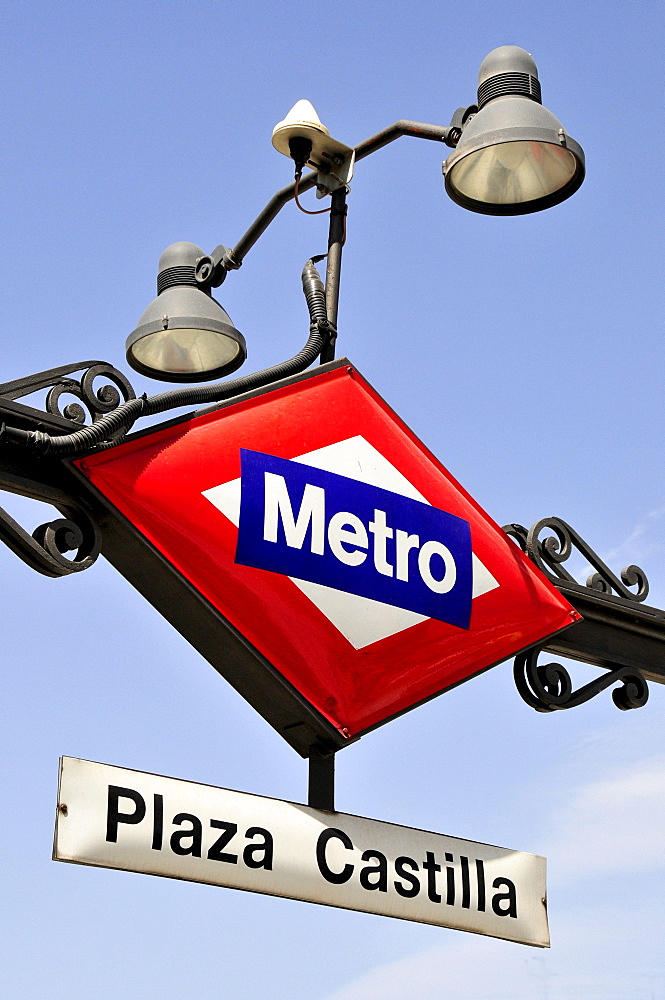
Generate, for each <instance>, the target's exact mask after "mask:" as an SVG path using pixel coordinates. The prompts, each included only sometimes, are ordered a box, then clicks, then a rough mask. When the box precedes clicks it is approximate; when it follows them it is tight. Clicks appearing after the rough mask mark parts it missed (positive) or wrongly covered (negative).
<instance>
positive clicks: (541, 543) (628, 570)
mask: <svg viewBox="0 0 665 1000" xmlns="http://www.w3.org/2000/svg"><path fill="white" fill-rule="evenodd" d="M503 530H504V531H505V532H506V534H507V535H510V537H511V538H514V539H515V541H516V542H517V543H518V544H519V546H520V547H521V549H522V550H523V551H524V552H525V553H526V554H527V555H528V557H529V559H531V561H532V562H534V563H535V564H536V566H538V568H539V569H541V570H542V571H543V573H545V575H546V576H548V577H549V578H550V579H553V580H554V581H557V580H566V581H567V582H568V583H573V584H577V581H576V580H575V578H574V577H573V576H571V575H570V573H569V572H568V570H567V569H566V568H565V567H564V566H563V563H564V562H566V560H567V559H569V558H570V556H571V554H572V553H573V551H576V552H577V553H578V554H579V555H581V556H582V557H583V558H584V559H585V560H586V561H587V562H588V563H589V564H590V565H591V566H593V568H594V571H595V572H593V573H591V574H590V575H589V576H588V577H587V580H586V586H587V587H588V588H589V589H591V590H595V591H598V592H599V593H601V594H614V595H616V596H617V597H621V598H623V599H624V600H627V601H634V602H637V603H641V602H642V601H644V600H646V598H647V595H648V593H649V582H648V580H647V576H646V573H645V572H644V570H643V569H640V567H639V566H634V565H631V566H626V567H624V569H622V570H621V579H619V577H617V576H616V574H614V573H613V572H612V570H611V569H610V568H609V566H607V565H606V564H605V563H604V562H603V560H602V559H601V558H600V556H598V555H597V554H596V553H595V552H594V551H593V549H592V548H591V547H590V546H589V545H588V544H587V543H586V542H585V541H584V539H583V538H582V537H581V536H580V535H578V534H577V532H576V531H575V530H574V529H573V528H571V526H570V525H569V524H566V522H565V521H562V520H561V518H559V517H543V518H541V520H540V521H536V523H535V524H534V525H532V527H531V528H529V529H528V531H527V529H526V528H524V527H523V526H522V525H521V524H507V525H505V526H504V528H503ZM546 530H548V531H550V532H552V533H553V534H550V535H548V536H547V537H546V538H541V537H540V536H541V534H542V533H543V532H545V531H546ZM630 587H635V588H637V589H636V590H630V589H629V588H630Z"/></svg>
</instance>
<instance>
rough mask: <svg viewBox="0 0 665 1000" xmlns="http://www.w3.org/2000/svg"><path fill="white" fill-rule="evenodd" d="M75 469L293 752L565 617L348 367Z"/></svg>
mask: <svg viewBox="0 0 665 1000" xmlns="http://www.w3.org/2000/svg"><path fill="white" fill-rule="evenodd" d="M76 464H77V465H78V467H79V468H80V469H81V470H82V472H83V473H84V474H85V475H86V476H87V477H88V478H89V479H90V481H91V482H92V483H93V484H94V486H95V487H97V489H98V490H99V491H100V492H101V493H102V494H103V495H104V497H106V499H107V501H110V503H111V504H112V505H113V507H114V508H115V509H116V510H117V511H119V512H120V513H121V514H122V515H124V518H126V519H127V520H128V521H129V522H131V524H132V525H133V526H134V528H135V529H136V531H138V533H139V535H140V536H141V538H142V539H143V540H144V541H145V542H147V543H148V544H149V545H150V546H151V547H152V548H153V549H154V550H157V552H158V553H159V554H160V555H161V556H162V557H163V559H165V560H166V562H167V563H168V564H169V565H170V567H171V568H172V569H173V571H174V572H175V575H176V576H177V578H179V579H180V580H182V581H186V584H187V588H188V591H187V592H188V593H189V592H191V588H194V591H195V592H196V594H197V595H198V596H199V599H200V600H201V602H202V603H203V605H204V606H205V607H206V608H208V609H209V611H210V613H211V615H214V619H215V621H218V622H222V623H224V625H225V626H226V627H227V629H228V634H229V635H233V636H235V637H237V636H238V635H239V636H240V637H242V643H241V645H242V649H243V654H242V655H243V656H244V657H247V658H249V659H248V661H247V662H249V660H250V659H251V660H252V664H253V665H254V667H255V666H256V664H257V663H259V664H261V665H262V668H265V677H266V679H267V680H266V683H268V682H269V683H270V684H272V685H273V688H274V685H275V683H276V682H278V683H279V685H281V687H279V691H280V694H279V695H277V694H275V696H274V699H273V698H272V696H271V698H266V697H265V696H264V697H261V693H260V690H259V689H260V688H261V686H262V679H261V677H262V676H263V675H261V674H260V672H259V674H257V673H256V671H255V670H254V672H253V673H252V677H253V680H252V683H251V685H248V683H247V682H246V681H245V683H244V686H243V682H242V677H240V674H241V673H242V671H241V672H240V674H239V677H240V679H239V680H236V679H234V676H231V674H232V673H233V669H234V666H233V663H232V662H231V661H233V662H235V660H234V658H235V657H236V653H233V655H231V654H229V655H228V656H227V657H226V660H225V656H224V651H223V646H224V636H223V635H222V636H221V638H220V640H219V643H218V645H219V646H220V648H221V650H222V651H221V653H220V655H219V656H218V657H214V656H211V655H209V656H208V658H209V659H211V661H213V662H214V665H215V666H216V667H217V669H219V670H220V671H221V672H222V673H224V674H226V675H227V676H229V677H230V679H231V680H232V683H234V684H235V685H236V686H237V687H238V688H239V689H240V690H241V691H242V693H243V694H244V695H245V697H247V698H248V700H250V701H251V702H253V703H255V704H257V707H259V710H260V711H261V712H262V714H263V715H264V716H265V717H266V718H268V719H269V721H271V722H272V723H273V725H275V726H276V727H277V728H278V729H279V730H280V731H281V733H282V735H283V736H284V737H285V738H286V739H287V740H288V741H289V742H290V743H291V744H292V745H293V746H295V747H296V749H298V750H299V751H300V752H301V753H306V752H307V748H308V747H311V746H312V745H313V744H314V743H316V742H317V741H318V742H319V743H324V744H326V743H327V745H328V746H329V747H331V748H339V747H340V746H342V745H344V743H345V742H347V741H348V740H349V739H352V738H353V737H357V736H359V735H360V734H362V733H363V732H366V731H367V730H368V729H371V728H373V727H375V726H378V725H380V724H381V723H383V722H386V721H387V720H388V719H390V718H392V717H394V716H396V715H398V714H400V713H402V712H404V711H407V710H408V709H411V708H414V707H415V706H416V705H418V704H419V703H421V702H423V701H426V700H427V699H429V698H432V697H433V696H434V695H437V694H440V693H441V692H442V691H445V690H446V689H448V688H450V687H452V686H454V685H456V684H459V683H460V682H461V681H464V680H466V679H468V678H469V677H471V676H473V675H474V674H477V673H479V672H480V671H482V670H485V669H487V668H488V667H491V666H494V665H495V664H497V663H499V662H501V661H502V660H505V659H507V658H508V657H510V656H513V655H514V654H515V653H517V652H519V651H521V650H523V649H525V648H526V647H528V646H530V645H533V644H534V643H536V642H539V641H541V640H543V639H545V638H546V637H548V636H550V635H552V634H553V633H555V632H557V631H558V630H560V629H562V628H565V627H566V626H568V625H571V624H573V622H575V621H577V620H578V619H579V617H580V616H579V614H578V613H577V612H576V611H575V610H574V609H573V608H572V607H571V606H570V605H569V604H568V603H567V602H566V601H565V600H564V598H563V597H561V595H560V594H559V592H558V591H557V590H556V589H555V588H554V587H553V586H552V585H551V584H550V583H549V582H548V581H547V580H546V579H545V577H544V576H543V575H542V574H541V573H540V572H539V570H538V569H537V568H536V567H535V566H534V565H533V564H532V563H531V562H529V560H528V559H527V558H526V557H525V556H524V555H523V553H522V552H521V551H519V549H518V548H517V547H516V546H515V545H514V544H513V543H512V542H511V541H509V539H508V538H507V537H506V535H505V534H504V533H503V531H501V529H500V528H499V527H498V526H497V525H496V524H495V523H494V522H493V521H492V520H491V519H490V518H489V517H488V515H487V514H486V513H485V512H484V511H483V510H482V509H481V508H480V507H479V506H478V504H477V503H476V502H475V501H474V500H473V499H472V498H471V497H470V496H469V495H468V494H467V493H466V492H465V490H464V489H463V488H462V487H461V486H460V485H459V483H457V482H456V481H455V480H454V479H453V477H452V476H451V475H450V473H448V472H447V471H446V469H444V468H443V466H442V465H441V464H440V463H439V462H438V461H437V460H436V458H434V456H433V455H431V454H430V453H429V452H428V451H427V449H426V448H425V447H424V445H423V444H422V443H421V442H420V441H419V440H418V439H417V438H416V437H415V436H414V435H413V434H412V432H411V431H410V430H409V429H408V427H406V426H405V425H404V424H403V423H402V422H401V421H400V420H399V418H398V417H397V416H396V415H395V414H394V413H393V412H392V410H390V408H389V407H388V406H387V405H386V403H385V402H384V401H383V400H382V399H381V398H380V397H379V396H378V395H377V393H376V392H374V390H373V389H372V388H371V386H369V385H368V384H367V383H366V382H365V381H364V380H363V379H362V377H361V376H360V375H359V374H358V372H357V371H356V370H355V369H354V368H353V367H352V366H351V365H349V363H348V362H346V361H342V362H337V363H335V364H334V365H330V366H326V368H325V369H319V370H318V371H317V370H315V371H314V372H313V373H311V374H307V375H305V376H300V377H298V378H296V379H292V380H289V381H288V382H284V383H280V384H279V385H278V386H277V387H273V388H271V389H269V390H266V391H263V392H261V393H259V394H254V395H251V396H246V397H242V398H241V399H240V400H235V401H232V402H230V403H227V404H224V405H222V406H221V407H217V408H215V409H214V410H211V411H208V412H201V413H199V414H197V415H194V416H192V417H187V418H183V419H181V420H177V421H175V422H172V423H170V424H168V425H164V426H162V427H160V428H157V429H153V430H150V431H148V432H145V433H143V434H139V435H136V436H134V437H132V438H130V439H128V440H127V441H125V442H123V443H122V444H120V445H118V446H116V447H115V448H112V449H109V450H108V451H106V452H102V453H100V454H97V455H93V456H91V457H89V458H85V459H81V460H79V461H77V463H76ZM162 561H163V560H162ZM184 593H185V591H183V594H184ZM151 599H152V598H151ZM153 603H157V604H158V606H159V603H158V602H157V601H153ZM168 617H171V616H170V615H168ZM178 627H179V628H180V630H181V631H183V632H184V633H185V634H186V636H187V638H189V639H190V641H192V642H193V643H194V645H197V646H198V648H202V646H203V645H205V644H204V643H202V641H201V640H200V636H196V635H195V634H194V632H195V627H194V626H192V629H191V634H189V633H188V631H187V627H186V626H183V624H182V623H180V624H179V625H178ZM208 627H209V625H208V624H205V623H204V624H203V625H201V628H203V629H205V628H208ZM225 634H226V633H225ZM236 641H237V639H236ZM234 649H235V647H234ZM206 655H208V654H206ZM227 661H228V663H229V665H228V667H227V665H226V664H227ZM236 666H237V664H236ZM248 669H249V668H248ZM275 690H277V689H276V688H275ZM289 699H290V701H289ZM272 700H274V701H275V703H277V702H279V703H280V705H281V709H280V711H277V709H275V712H274V713H273V711H272V708H271V701H272ZM259 702H261V704H260V705H259V704H258V703H259ZM287 703H288V705H289V710H288V711H287V712H286V713H285V711H283V709H284V706H285V705H286V704H287ZM305 706H307V710H306V712H305V714H307V712H308V713H309V715H308V716H307V718H305V716H304V715H303V711H304V710H305V708H304V707H305ZM299 713H300V715H299ZM300 716H302V719H301V721H298V719H299V717H300ZM289 719H290V720H291V721H289ZM299 726H300V727H301V732H300V733H298V727H299ZM303 727H304V728H303ZM312 734H313V735H312Z"/></svg>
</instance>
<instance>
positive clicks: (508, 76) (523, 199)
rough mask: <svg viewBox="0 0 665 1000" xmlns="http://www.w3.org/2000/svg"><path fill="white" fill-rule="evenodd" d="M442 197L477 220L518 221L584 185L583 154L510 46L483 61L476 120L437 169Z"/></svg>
mask: <svg viewBox="0 0 665 1000" xmlns="http://www.w3.org/2000/svg"><path fill="white" fill-rule="evenodd" d="M443 173H444V177H445V187H446V191H447V192H448V194H449V195H450V197H451V198H452V199H453V201H455V202H456V203H457V204H458V205H461V206H462V207H463V208H468V209H470V210H471V211H472V212H481V213H483V214H485V215H525V214H528V213H530V212H538V211H540V210H541V209H545V208H550V207H551V206H552V205H557V204H559V202H561V201H564V200H565V199H566V198H569V197H570V195H571V194H574V192H575V191H577V189H578V188H579V186H580V185H581V183H582V181H583V180H584V173H585V167H584V152H583V151H582V148H581V147H580V146H579V145H578V143H576V142H575V140H574V139H572V138H571V137H570V136H569V135H568V134H567V133H566V131H565V129H564V127H563V125H562V124H561V122H560V121H559V120H558V118H556V117H555V116H554V115H553V114H552V113H551V111H548V110H547V108H544V107H543V106H542V103H541V93H540V81H539V79H538V69H537V67H536V64H535V62H534V60H533V58H532V56H531V55H530V54H529V53H528V52H526V51H525V50H524V49H521V48H519V47H518V46H516V45H502V46H500V48H498V49H494V50H493V51H492V52H490V53H489V55H488V56H486V57H485V59H484V60H483V62H482V63H481V66H480V71H479V73H478V112H477V113H476V114H474V115H470V116H469V118H468V120H467V122H466V123H465V125H464V126H463V129H462V134H461V138H460V140H459V142H458V144H457V147H456V148H455V150H454V152H452V153H451V154H450V156H449V157H448V159H447V160H446V161H445V163H444V164H443Z"/></svg>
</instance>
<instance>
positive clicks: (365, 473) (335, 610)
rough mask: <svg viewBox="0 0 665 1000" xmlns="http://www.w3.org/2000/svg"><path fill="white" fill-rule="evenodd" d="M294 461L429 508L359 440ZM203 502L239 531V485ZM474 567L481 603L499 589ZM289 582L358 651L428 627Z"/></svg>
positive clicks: (387, 608)
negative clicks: (489, 594) (390, 638)
mask: <svg viewBox="0 0 665 1000" xmlns="http://www.w3.org/2000/svg"><path fill="white" fill-rule="evenodd" d="M292 461H294V462H300V463H301V464H302V465H310V466H312V468H314V469H322V470H323V471H325V472H334V473H336V474H337V475H338V476H346V477H347V479H356V480H358V482H361V483H367V484H368V485H369V486H378V487H379V488H380V489H383V490H390V492H391V493H398V494H399V495H400V496H403V497H410V498H411V499H412V500H420V502H421V503H427V504H428V503H429V501H428V500H426V499H425V497H424V496H423V495H422V493H419V492H418V490H417V489H416V488H415V486H413V484H412V483H410V482H409V480H408V479H407V478H406V477H405V476H403V475H402V473H401V472H399V471H398V470H397V469H396V468H395V466H394V465H392V464H391V463H390V462H389V461H388V459H387V458H384V456H383V455H382V454H381V453H380V452H379V451H377V450H376V448H374V447H373V446H372V445H371V444H370V443H369V442H368V441H365V439H364V438H363V437H361V436H360V435H358V436H357V437H352V438H347V439H346V440H345V441H337V442H336V443H335V444H331V445H328V446H327V447H326V448H318V449H317V450H316V451H310V452H307V454H305V455H298V456H297V457H296V458H294V459H292ZM203 496H204V497H205V498H206V500H209V501H210V503H211V504H213V505H214V506H215V507H216V508H217V509H218V510H219V511H221V512H222V514H224V516H225V517H227V518H228V519H229V521H231V522H232V523H233V524H235V526H236V527H238V523H239V521H240V479H232V480H230V481H229V482H227V483H220V485H219V486H213V487H212V488H211V489H209V490H203ZM472 566H473V590H472V597H474V598H475V597H480V596H481V595H482V594H487V593H489V591H490V590H494V589H495V588H496V587H498V586H499V584H498V583H497V581H496V580H495V579H494V577H493V576H492V574H491V573H490V571H489V570H488V569H487V568H486V567H485V566H483V564H482V563H481V561H480V559H479V558H478V557H477V556H476V555H475V554H473V555H472ZM289 579H290V580H291V581H292V582H293V583H294V584H295V585H296V587H298V588H299V589H300V590H301V591H302V592H303V594H305V596H306V597H308V598H309V599H310V601H312V603H313V604H315V605H316V607H317V608H318V609H319V611H320V612H321V613H322V614H323V615H325V616H326V618H327V619H328V620H329V621H330V622H332V624H333V625H334V626H335V628H336V629H337V630H338V631H339V632H341V633H342V635H343V636H344V637H345V638H346V639H347V640H348V641H349V642H350V643H351V645H352V646H353V647H354V648H355V649H363V648H364V647H365V646H369V645H371V644H372V643H373V642H378V641H379V639H387V638H388V636H390V635H396V634H397V633H398V632H403V631H404V629H407V628H412V627H413V626H414V625H418V624H419V623H420V622H424V621H427V615H418V614H416V612H415V611H407V610H405V609H404V608H396V607H394V606H393V605H392V604H384V603H383V602H382V601H373V600H371V598H369V597H359V596H358V595H357V594H347V593H346V592H345V591H342V590H336V589H335V588H333V587H324V586H323V584H320V583H310V582H309V581H308V580H296V579H295V578H294V577H289Z"/></svg>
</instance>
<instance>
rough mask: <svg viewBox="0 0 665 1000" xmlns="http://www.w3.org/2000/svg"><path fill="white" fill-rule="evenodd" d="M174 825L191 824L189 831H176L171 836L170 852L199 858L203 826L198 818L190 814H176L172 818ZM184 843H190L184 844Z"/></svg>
mask: <svg viewBox="0 0 665 1000" xmlns="http://www.w3.org/2000/svg"><path fill="white" fill-rule="evenodd" d="M173 823H174V825H175V824H176V823H177V824H178V825H181V824H182V823H191V824H192V828H191V830H176V831H175V833H172V834H171V841H170V844H171V850H172V851H173V853H174V854H180V855H184V854H192V855H193V856H194V857H195V858H200V857H201V845H202V842H203V825H202V823H201V820H200V819H199V818H198V816H194V815H193V814H192V813H178V815H177V816H174V817H173ZM185 841H190V843H189V844H186V843H185Z"/></svg>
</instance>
